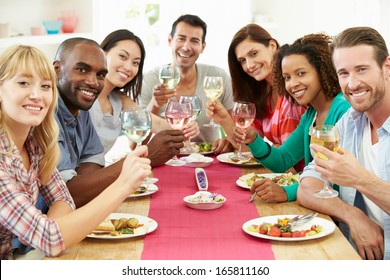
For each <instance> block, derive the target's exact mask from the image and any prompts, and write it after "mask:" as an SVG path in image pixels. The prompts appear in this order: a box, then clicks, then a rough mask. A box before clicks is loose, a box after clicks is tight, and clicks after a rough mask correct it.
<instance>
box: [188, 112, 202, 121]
mask: <svg viewBox="0 0 390 280" xmlns="http://www.w3.org/2000/svg"><path fill="white" fill-rule="evenodd" d="M201 111H202V110H192V117H191V120H193V121H194V120H196V119H197V118H198V117H199V114H200V112H201Z"/></svg>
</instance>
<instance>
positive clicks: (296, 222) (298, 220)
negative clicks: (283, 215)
mask: <svg viewBox="0 0 390 280" xmlns="http://www.w3.org/2000/svg"><path fill="white" fill-rule="evenodd" d="M317 215H318V213H310V214H307V215H303V216H299V215H298V216H296V217H294V218H292V219H290V221H289V222H288V223H289V224H290V225H291V226H302V225H303V224H306V223H307V222H309V221H311V220H313V219H314V218H315V217H316V216H317Z"/></svg>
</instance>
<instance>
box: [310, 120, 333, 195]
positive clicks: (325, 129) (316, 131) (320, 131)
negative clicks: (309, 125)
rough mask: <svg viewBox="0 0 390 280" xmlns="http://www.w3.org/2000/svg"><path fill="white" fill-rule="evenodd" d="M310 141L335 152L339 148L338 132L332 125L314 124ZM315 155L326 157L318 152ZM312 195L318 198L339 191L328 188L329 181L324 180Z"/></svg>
mask: <svg viewBox="0 0 390 280" xmlns="http://www.w3.org/2000/svg"><path fill="white" fill-rule="evenodd" d="M311 143H312V144H318V145H321V146H323V147H325V148H327V149H328V150H330V151H332V152H337V151H338V149H339V148H340V132H339V130H338V128H337V127H336V126H333V125H321V126H316V127H314V128H313V129H312V130H311ZM317 156H318V157H320V158H323V159H327V157H326V156H325V155H323V154H321V153H319V152H318V153H317ZM314 195H315V196H316V197H318V198H333V197H336V196H338V195H339V192H338V191H336V190H334V189H333V188H330V183H329V182H328V181H325V182H324V187H323V189H322V190H321V191H319V192H316V193H315V194H314Z"/></svg>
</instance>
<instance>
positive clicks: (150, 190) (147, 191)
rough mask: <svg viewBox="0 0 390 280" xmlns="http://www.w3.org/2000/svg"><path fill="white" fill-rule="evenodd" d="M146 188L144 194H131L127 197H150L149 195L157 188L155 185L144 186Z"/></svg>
mask: <svg viewBox="0 0 390 280" xmlns="http://www.w3.org/2000/svg"><path fill="white" fill-rule="evenodd" d="M146 188H147V190H146V192H143V193H133V194H131V195H129V196H128V197H140V196H147V195H151V194H153V193H155V192H157V191H158V187H157V186H156V185H155V184H148V185H147V186H146Z"/></svg>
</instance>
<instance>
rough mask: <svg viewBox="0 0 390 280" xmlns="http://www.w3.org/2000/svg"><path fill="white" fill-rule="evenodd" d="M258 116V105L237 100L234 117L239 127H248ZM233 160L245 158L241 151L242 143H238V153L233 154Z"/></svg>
mask: <svg viewBox="0 0 390 280" xmlns="http://www.w3.org/2000/svg"><path fill="white" fill-rule="evenodd" d="M255 117H256V105H255V104H254V103H251V102H241V101H238V102H235V103H234V106H233V110H232V118H233V120H234V123H235V124H236V126H237V127H239V128H242V129H245V128H248V127H249V126H250V125H251V124H252V123H253V121H254V120H255ZM232 159H233V160H244V159H246V157H245V156H243V155H242V153H241V143H240V144H239V145H238V153H237V155H234V156H232Z"/></svg>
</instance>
